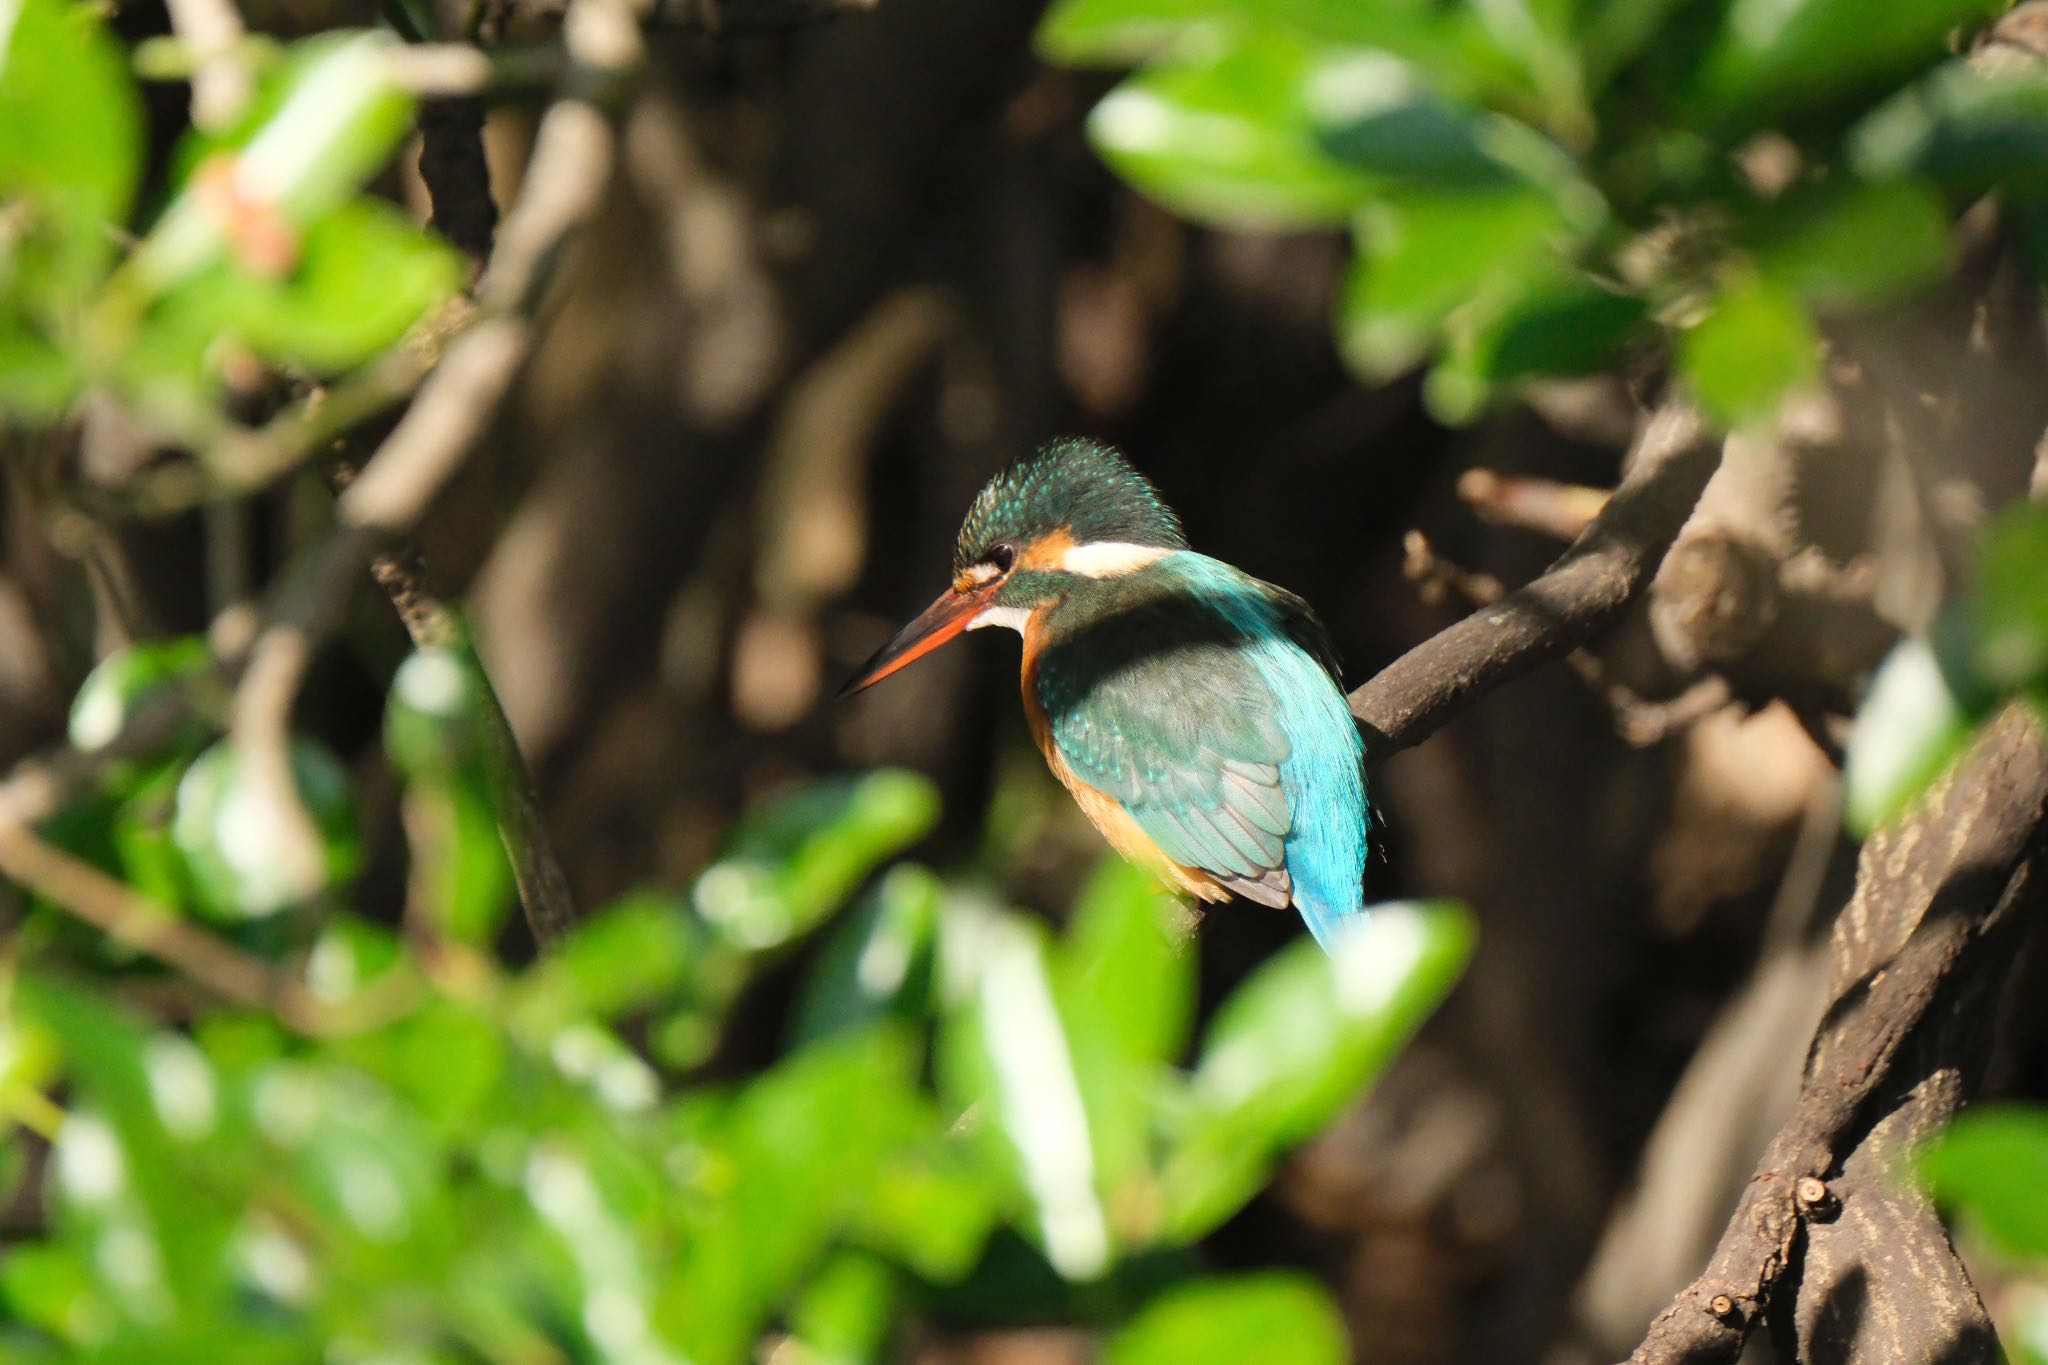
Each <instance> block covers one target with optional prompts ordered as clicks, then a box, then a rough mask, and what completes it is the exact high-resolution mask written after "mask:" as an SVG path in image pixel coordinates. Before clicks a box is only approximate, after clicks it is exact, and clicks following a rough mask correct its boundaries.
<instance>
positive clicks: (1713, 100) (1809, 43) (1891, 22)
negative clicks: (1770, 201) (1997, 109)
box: [1689, 0, 2004, 128]
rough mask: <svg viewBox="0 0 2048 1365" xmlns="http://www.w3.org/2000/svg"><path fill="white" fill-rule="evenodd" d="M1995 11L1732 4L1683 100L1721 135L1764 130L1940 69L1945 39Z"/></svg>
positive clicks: (1799, 2) (1981, 1)
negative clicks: (1715, 123)
mask: <svg viewBox="0 0 2048 1365" xmlns="http://www.w3.org/2000/svg"><path fill="white" fill-rule="evenodd" d="M2003 8H2004V4H2003V2H2002V0H1917V3H1913V4H1904V5H1870V4H1866V3H1864V0H1734V3H1733V4H1731V5H1729V6H1728V9H1727V16H1726V19H1725V21H1724V22H1723V24H1722V26H1721V29H1720V32H1719V33H1718V34H1717V35H1716V37H1715V38H1714V40H1713V41H1712V43H1711V44H1710V46H1709V49H1708V51H1707V55H1706V57H1705V60H1704V61H1703V62H1702V63H1701V66H1700V69H1699V71H1698V73H1697V74H1696V77H1695V79H1694V80H1693V82H1692V86H1691V90H1690V92H1689V94H1690V97H1691V99H1692V101H1693V102H1694V103H1695V104H1696V105H1697V106H1698V107H1699V108H1700V109H1701V110H1702V111H1703V112H1707V113H1709V114H1711V115H1712V116H1713V117H1715V118H1717V119H1719V120H1720V121H1722V122H1723V123H1724V124H1725V125H1727V126H1730V127H1734V128H1755V127H1762V126H1765V125H1766V124H1767V123H1769V122H1770V121H1771V120H1773V119H1777V118H1781V117H1783V116H1785V115H1788V114H1792V113H1795V112H1799V111H1806V110H1817V109H1823V108H1826V107H1828V106H1830V105H1834V104H1836V103H1839V102H1841V101H1844V100H1849V99H1853V98H1855V97H1857V96H1859V95H1864V94H1867V93H1869V92H1871V91H1875V90H1881V89H1883V88H1884V87H1886V86H1888V85H1891V84H1894V83H1896V82H1897V81H1899V80H1901V79H1903V78H1905V77H1908V76H1910V75H1912V74H1913V73H1915V72H1916V71H1919V70H1921V69H1922V68H1924V67H1927V66H1930V65H1932V64H1934V63H1936V62H1939V61H1941V60H1942V59H1943V58H1945V57H1946V56H1948V38H1949V34H1950V33H1951V31H1953V30H1954V29H1956V28H1957V27H1958V26H1960V25H1966V24H1971V23H1974V22H1977V21H1979V20H1983V19H1988V18H1990V17H1992V16H1993V15H1995V14H1997V13H1998V12H1999V11H2000V10H2001V9H2003Z"/></svg>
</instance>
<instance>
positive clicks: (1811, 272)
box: [1748, 180, 1950, 308]
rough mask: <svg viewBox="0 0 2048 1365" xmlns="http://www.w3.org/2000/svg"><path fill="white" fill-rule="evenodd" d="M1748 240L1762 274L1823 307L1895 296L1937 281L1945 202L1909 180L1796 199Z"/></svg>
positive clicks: (1778, 207)
mask: <svg viewBox="0 0 2048 1365" xmlns="http://www.w3.org/2000/svg"><path fill="white" fill-rule="evenodd" d="M1748 241H1749V249H1750V254H1751V256H1752V258H1753V259H1754V260H1755V261H1756V263H1757V266H1758V267H1759V268H1760V269H1761V270H1762V271H1763V273H1764V274H1765V275H1766V276H1767V277H1769V278H1770V279H1772V280H1773V281H1775V282H1777V283H1778V284H1780V285H1783V286H1784V287H1785V288H1787V289H1789V290H1791V291H1792V292H1793V293H1795V294H1797V295H1799V296H1800V297H1801V298H1804V299H1806V300H1807V301H1809V302H1811V303H1813V304H1815V305H1817V306H1819V307H1823V308H1827V307H1838V306H1843V305H1849V304H1868V303H1877V302H1882V301H1884V300H1887V299H1892V298H1896V297H1898V296H1899V295H1901V294H1904V293H1907V292H1909V291H1911V290H1914V289H1917V288H1919V287H1921V286H1923V285H1926V284H1929V283H1931V282H1933V281H1934V280H1936V279H1939V278H1940V277H1941V276H1942V275H1943V273H1945V272H1946V270H1947V269H1948V264H1949V256H1950V244H1949V216H1948V209H1947V207H1946V205H1944V204H1943V202H1942V200H1941V197H1940V196H1939V195H1937V194H1935V193H1934V192H1933V191H1932V190H1930V189H1929V188H1928V187H1927V186H1926V185H1925V184H1924V183H1921V182H1919V181H1911V180H1894V181H1886V182H1882V183H1877V184H1851V185H1846V186H1841V187H1836V188H1831V189H1828V190H1824V191H1821V192H1819V193H1812V194H1795V195H1793V196H1791V197H1789V198H1788V199H1786V200H1784V201H1781V202H1780V203H1778V204H1775V205H1773V206H1772V207H1771V209H1770V211H1769V212H1768V213H1767V214H1766V215H1764V217H1763V218H1762V220H1761V221H1760V222H1758V223H1757V224H1756V225H1755V226H1754V228H1753V229H1752V230H1751V231H1750V233H1749V234H1748Z"/></svg>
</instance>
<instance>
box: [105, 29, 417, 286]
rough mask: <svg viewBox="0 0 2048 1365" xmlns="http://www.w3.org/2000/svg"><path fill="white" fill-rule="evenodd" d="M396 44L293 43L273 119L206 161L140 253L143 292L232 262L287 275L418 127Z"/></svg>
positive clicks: (364, 38) (343, 39)
mask: <svg viewBox="0 0 2048 1365" xmlns="http://www.w3.org/2000/svg"><path fill="white" fill-rule="evenodd" d="M396 41H397V40H396V39H395V38H393V37H392V36H391V35H390V34H388V33H382V32H371V33H356V34H347V33H331V34H322V35H320V36H319V37H316V38H309V39H307V40H305V41H304V42H301V43H298V44H295V45H294V47H293V49H292V56H291V57H290V59H288V60H287V61H285V62H284V63H282V64H280V66H279V67H278V69H277V72H276V73H275V75H274V76H273V78H272V82H273V83H272V84H271V85H270V86H269V87H268V88H267V89H266V91H265V92H264V95H263V96H262V98H261V99H260V101H259V105H258V108H259V110H260V111H261V112H262V114H263V115H265V116H264V117H262V118H261V121H260V122H257V123H256V124H254V126H252V127H249V128H247V129H244V130H241V131H240V132H239V133H238V135H237V136H236V137H235V138H234V139H232V145H229V146H222V147H219V148H217V149H213V150H211V151H210V154H209V155H206V156H204V157H203V158H201V159H199V160H198V162H197V164H196V165H194V166H193V169H192V173H191V175H190V176H189V177H188V178H187V182H186V184H185V186H184V189H183V192H182V193H180V194H179V195H178V197H177V198H176V199H175V200H174V201H173V202H172V204H171V206H170V207H169V208H168V209H166V210H165V211H164V215H163V217H162V218H161V219H160V220H158V222H157V225H156V227H155V228H154V229H153V230H152V231H151V232H150V234H149V236H148V237H147V238H145V239H144V240H143V242H142V244H141V246H140V247H139V248H137V250H136V254H135V256H134V257H133V258H132V265H133V268H134V269H135V271H136V272H137V276H138V279H139V280H140V281H141V282H142V283H143V284H144V285H145V287H146V288H147V289H148V290H149V291H150V292H156V291H161V290H164V289H167V288H169V287H170V286H172V285H174V284H176V283H177V282H179V281H181V280H184V279H187V278H189V277H190V276H192V275H195V274H197V273H199V272H200V271H202V270H204V269H206V268H207V267H208V266H211V265H213V264H214V263H215V262H217V261H220V260H222V259H223V258H226V259H228V260H231V261H232V262H234V263H235V264H236V265H238V266H239V267H240V268H242V269H244V270H246V271H249V272H251V273H254V274H259V275H271V276H277V275H281V274H283V273H285V272H286V271H288V270H289V269H290V268H291V266H292V265H293V263H294V262H295V261H296V260H297V259H298V255H299V253H300V251H301V250H302V249H303V247H304V245H305V243H304V241H303V239H302V234H303V233H304V232H305V231H306V230H307V229H308V228H311V227H313V226H314V225H315V224H317V223H318V222H319V221H320V220H321V219H322V218H323V217H325V216H326V215H328V214H330V213H333V212H335V211H336V210H337V209H339V208H341V207H342V206H343V205H344V204H346V203H347V202H348V201H349V200H351V199H352V198H353V197H354V196H355V193H356V191H357V190H358V189H359V188H360V187H361V186H362V184H363V183H364V182H365V181H366V180H368V179H369V178H370V176H371V175H372V174H374V173H375V172H376V171H377V170H378V169H379V168H380V167H382V166H383V164H384V163H385V162H386V161H387V160H389V159H390V156H391V154H392V152H394V151H395V150H397V147H398V144H399V142H400V141H401V140H402V139H403V138H404V137H405V134H406V133H407V131H408V130H409V129H410V127H411V121H412V120H411V115H412V101H411V98H410V96H408V95H407V93H406V92H405V90H404V88H403V87H401V86H400V85H399V84H398V83H397V80H396V79H395V75H394V72H393V70H392V66H391V63H390V61H389V60H388V55H389V49H390V48H391V46H392V45H393V44H395V42H396ZM330 268H336V267H330ZM372 311H373V312H379V311H381V310H380V309H378V308H374V307H373V308H372Z"/></svg>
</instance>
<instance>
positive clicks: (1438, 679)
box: [1350, 403, 1721, 764]
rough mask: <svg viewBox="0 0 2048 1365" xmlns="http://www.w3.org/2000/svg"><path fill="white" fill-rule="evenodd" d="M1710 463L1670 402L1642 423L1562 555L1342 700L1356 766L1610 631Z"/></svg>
mask: <svg viewBox="0 0 2048 1365" xmlns="http://www.w3.org/2000/svg"><path fill="white" fill-rule="evenodd" d="M1720 458H1721V443H1720V440H1719V438H1717V437H1716V436H1714V435H1713V434H1712V433H1711V432H1710V431H1709V430H1708V429H1707V426H1706V424H1705V423H1704V422H1703V421H1702V420H1701V419H1700V417H1699V415H1698V414H1697V413H1696V412H1694V411H1693V410H1692V409H1691V408H1690V407H1689V406H1687V405H1684V404H1681V403H1672V404H1669V405H1667V406H1665V407H1663V408H1661V409H1659V410H1658V411H1657V412H1655V413H1654V414H1652V415H1651V416H1650V417H1649V418H1648V419H1647V420H1646V421H1645V422H1644V423H1643V425H1642V428H1641V430H1640V431H1639V432H1638V433H1637V437H1636V445H1635V451H1634V457H1633V459H1632V461H1631V463H1630V465H1629V469H1628V473H1627V475H1626V476H1625V477H1624V478H1623V479H1622V481H1621V486H1620V487H1618V488H1616V489H1615V490H1614V495H1613V496H1612V497H1611V498H1609V499H1608V500H1607V503H1606V505H1605V506H1604V507H1603V508H1602V509H1601V511H1600V515H1599V516H1597V517H1595V518H1594V519H1593V521H1592V523H1591V524H1590V525H1588V526H1587V527H1586V529H1585V532H1584V533H1583V534H1582V535H1580V536H1579V538H1578V539H1577V540H1576V541H1574V542H1573V543H1572V546H1571V548H1570V549H1568V550H1566V551H1565V553H1564V555H1563V557H1562V558H1560V559H1559V560H1558V561H1557V562H1556V563H1555V564H1553V565H1552V566H1551V567H1550V568H1549V569H1548V570H1547V571H1545V572H1544V574H1543V575H1542V576H1541V577H1540V578H1537V579H1536V580H1535V581H1533V582H1531V583H1528V584H1525V585H1524V586H1522V587H1521V588H1518V589H1516V590H1515V591H1514V592H1512V593H1509V594H1508V595H1507V596H1506V597H1504V598H1502V599H1501V600H1500V601H1499V602H1497V603H1495V604H1493V605H1491V606H1487V607H1482V608H1480V609H1479V610H1478V611H1475V612H1473V613H1472V614H1471V615H1470V616H1467V617H1466V618H1465V619H1464V620H1462V621H1460V622H1458V623H1457V624H1456V625H1454V626H1452V627H1450V628H1449V629H1448V630H1444V631H1440V632H1438V633H1437V634H1436V635H1433V636H1431V637H1430V638H1429V639H1427V640H1425V641H1423V642H1422V643H1421V644H1419V645H1417V646H1416V647H1415V648H1414V649H1411V650H1409V651H1408V652H1407V653H1406V654H1404V655H1402V656H1401V657H1400V658H1398V659H1396V660H1395V661H1394V662H1393V663H1391V664H1389V665H1388V666H1387V667H1386V668H1384V669H1382V670H1380V672H1379V674H1378V675H1377V676H1375V677H1374V678H1373V679H1372V680H1371V681H1369V682H1367V683H1365V684H1364V685H1363V686H1361V687H1359V688H1358V689H1357V690H1356V691H1354V692H1352V693H1351V697H1350V701H1351V714H1352V715H1354V716H1356V717H1357V718H1358V722H1359V725H1360V727H1361V728H1362V729H1363V730H1364V731H1365V749H1366V762H1367V763H1368V764H1378V763H1380V762H1382V761H1384V760H1385V759H1386V758H1387V756H1388V755H1390V754H1392V753H1395V752H1397V751H1398V750H1401V749H1406V748H1408V747H1410V746H1412V745H1415V744H1419V743H1421V742H1422V741H1423V740H1424V739H1427V738H1428V737H1429V736H1430V735H1431V734H1433V733H1435V732H1436V730H1437V729H1438V728H1440V727H1441V726H1442V725H1443V724H1444V723H1445V722H1446V721H1448V720H1450V718H1451V717H1452V716H1454V715H1456V714H1457V713H1458V712H1460V711H1462V710H1464V709H1465V707H1467V706H1469V705H1471V704H1472V703H1473V702H1475V701H1477V700H1478V699H1479V698H1481V697H1483V696H1485V695H1486V694H1487V693H1488V692H1491V691H1492V690H1493V689H1494V688H1496V687H1499V686H1500V685H1501V684H1502V683H1506V682H1510V681H1512V680H1514V679H1516V678H1519V677H1521V676H1522V675H1523V674H1525V673H1528V672H1529V671H1530V670H1532V669H1534V668H1536V667H1537V666H1539V665H1541V664H1545V663H1548V662H1550V661H1551V660H1552V659H1556V658H1560V657H1562V656H1564V655H1566V654H1568V653H1570V652H1571V651H1572V650H1573V649H1576V648H1577V647H1578V646H1580V645H1582V644H1584V643H1585V642H1586V641H1588V640H1590V639H1592V638H1593V637H1594V636H1595V635H1597V634H1599V633H1600V631H1602V630H1603V629H1605V628H1606V627H1607V626H1609V625H1611V624H1612V623H1613V622H1614V621H1615V620H1616V619H1617V618H1618V617H1619V616H1620V615H1621V614H1622V612H1624V611H1625V610H1627V608H1628V606H1629V604H1630V603H1632V602H1633V601H1635V599H1636V598H1637V596H1639V595H1640V594H1641V592H1642V591H1643V589H1644V588H1645V587H1647V586H1648V584H1649V582H1650V578H1651V576H1652V575H1653V574H1655V573H1656V571H1657V565H1658V563H1659V562H1660V561H1661V560H1662V559H1663V556H1664V551H1665V550H1666V549H1667V548H1668V547H1669V546H1670V544H1671V542H1672V540H1673V539H1675V538H1676V537H1677V535H1678V531H1679V528H1680V527H1682V526H1683V525H1685V520H1686V518H1687V517H1688V516H1690V515H1691V513H1692V509H1693V506H1694V504H1695V503H1697V502H1698V501H1699V496H1700V492H1701V490H1702V489H1704V488H1705V487H1706V485H1707V480H1708V478H1710V477H1711V476H1712V475H1713V472H1714V469H1715V467H1716V465H1718V464H1719V462H1720Z"/></svg>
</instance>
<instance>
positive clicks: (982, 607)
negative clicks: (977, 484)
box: [840, 439, 1187, 696]
mask: <svg viewBox="0 0 2048 1365" xmlns="http://www.w3.org/2000/svg"><path fill="white" fill-rule="evenodd" d="M1186 548H1187V538H1186V537H1185V536H1184V535H1182V534H1181V529H1180V518H1178V517H1176V516H1175V515H1174V514H1173V509H1172V508H1170V507H1168V506H1167V505H1166V504H1165V503H1164V502H1161V501H1160V499H1159V494H1158V492H1157V491H1156V490H1154V489H1153V487H1152V485H1151V484H1150V483H1149V482H1148V481H1147V480H1146V478H1145V476H1144V475H1142V474H1140V473H1139V472H1138V471H1137V470H1135V469H1133V468H1131V466H1130V463H1129V462H1128V461H1127V460H1125V459H1124V457H1123V456H1122V455H1119V454H1118V453H1117V452H1116V451H1115V450H1113V449H1111V448H1110V447H1108V446H1106V445H1101V444H1098V443H1097V442H1094V441H1087V440H1080V439H1069V440H1062V441H1055V442H1053V443H1052V444H1050V445H1047V446H1044V447H1042V448H1041V449H1040V450H1039V451H1038V452H1037V453H1036V454H1034V455H1032V456H1030V457H1028V458H1026V459H1023V460H1019V461H1018V462H1017V463H1016V464H1013V465H1011V466H1010V467H1009V468H1008V469H1006V470H1004V471H1003V472H1002V473H1000V474H998V475H996V476H995V477H994V478H993V479H990V480H989V482H988V486H987V487H985V488H983V489H982V490H981V494H980V496H978V497H976V498H975V500H974V505H973V506H972V507H970V508H969V509H968V510H967V519H966V520H965V521H963V522H962V523H961V524H960V535H959V538H958V539H957V540H955V541H954V544H953V586H952V587H951V588H949V589H948V590H947V591H945V592H943V593H941V594H940V595H939V600H938V601H936V602H934V603H932V604H931V606H930V607H928V608H927V609H926V610H925V612H924V614H923V615H922V616H919V617H918V618H917V619H916V620H915V621H912V622H911V623H910V624H909V625H907V626H905V627H904V628H903V629H902V630H900V631H898V632H897V633H896V635H895V636H894V637H893V638H892V639H891V640H890V641H889V642H888V643H887V644H885V645H883V646H882V647H881V649H879V650H877V651H876V652H875V656H874V657H873V658H872V659H869V660H868V661H867V663H866V664H864V665H862V667H861V669H860V671H859V672H857V673H855V674H854V676H853V677H852V679H851V680H849V681H848V682H847V684H846V686H845V687H844V688H842V689H841V691H840V695H841V696H845V695H847V694H848V693H852V692H858V691H860V690H861V689H862V688H864V687H867V686H870V685H871V684H874V683H877V682H880V681H881V680H882V679H883V678H886V677H888V676H889V675H890V674H891V673H894V672H895V671H896V670H897V669H899V668H902V667H904V666H905V665H906V664H909V663H911V662H913V661H914V660H917V659H920V658H922V657H924V656H925V655H926V654H929V653H931V652H932V651H933V650H935V649H937V648H938V647H939V646H940V645H942V644H945V643H946V642H947V641H948V640H951V639H953V638H954V637H955V636H957V635H959V634H960V633H961V632H962V631H967V630H974V629H977V628H979V627H981V626H1009V627H1011V628H1013V629H1015V630H1019V631H1021V630H1023V628H1024V624H1025V622H1026V621H1028V620H1029V619H1030V616H1031V613H1032V612H1033V611H1035V610H1037V609H1038V608H1039V607H1041V606H1044V605H1045V604H1046V603H1048V602H1051V601H1054V600H1056V599H1058V598H1061V597H1064V596H1067V595H1069V594H1071V593H1073V592H1074V591H1076V590H1078V589H1082V588H1084V587H1085V585H1086V583H1087V582H1088V581H1089V580H1094V579H1102V578H1113V577H1116V576H1118V575H1120V574H1126V573H1130V572H1133V571H1134V570H1137V569H1141V568H1143V567H1144V566H1145V565H1147V564H1150V563H1151V562H1153V561H1154V560H1156V559H1158V558H1160V557H1161V556H1163V555H1168V554H1171V553H1173V552H1174V551H1175V550H1185V549H1186Z"/></svg>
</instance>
